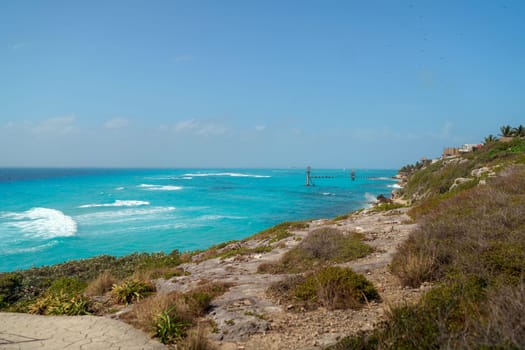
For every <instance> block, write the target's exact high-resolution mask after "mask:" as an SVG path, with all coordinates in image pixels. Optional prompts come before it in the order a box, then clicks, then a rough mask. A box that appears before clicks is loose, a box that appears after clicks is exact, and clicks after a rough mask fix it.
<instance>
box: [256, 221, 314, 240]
mask: <svg viewBox="0 0 525 350" xmlns="http://www.w3.org/2000/svg"><path fill="white" fill-rule="evenodd" d="M306 228H308V222H307V221H294V222H283V223H281V224H278V225H275V226H274V227H271V228H269V229H267V230H264V231H261V232H259V233H257V234H255V235H253V236H252V237H250V238H248V239H251V238H255V239H257V240H259V241H263V240H265V241H268V244H271V243H275V242H278V241H281V240H283V239H285V238H287V237H290V236H291V235H292V234H291V233H290V230H304V229H306Z"/></svg>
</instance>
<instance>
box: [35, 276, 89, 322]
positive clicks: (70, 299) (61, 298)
mask: <svg viewBox="0 0 525 350" xmlns="http://www.w3.org/2000/svg"><path fill="white" fill-rule="evenodd" d="M85 288H86V283H84V282H82V281H79V280H78V279H75V278H59V279H58V280H56V281H54V282H53V283H52V284H51V286H50V287H49V288H48V289H47V290H46V292H45V293H44V294H43V295H42V296H40V297H39V298H38V299H36V301H35V302H34V303H32V304H31V305H30V306H29V312H30V313H35V314H41V315H72V316H73V315H86V314H89V312H90V305H91V304H90V301H89V299H87V298H86V297H84V296H83V295H82V292H83V291H84V289H85Z"/></svg>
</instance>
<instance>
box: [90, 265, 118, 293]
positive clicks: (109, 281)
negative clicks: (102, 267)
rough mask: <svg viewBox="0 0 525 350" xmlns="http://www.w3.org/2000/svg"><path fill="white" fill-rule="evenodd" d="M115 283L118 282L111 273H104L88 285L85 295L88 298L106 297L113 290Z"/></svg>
mask: <svg viewBox="0 0 525 350" xmlns="http://www.w3.org/2000/svg"><path fill="white" fill-rule="evenodd" d="M115 282H116V280H115V278H114V277H113V275H112V274H111V272H110V271H104V272H102V273H101V274H100V275H99V276H98V277H97V278H96V279H94V280H93V281H92V282H91V283H90V284H88V286H87V288H86V290H85V291H84V294H85V295H88V296H97V295H104V294H105V293H107V292H109V291H110V290H111V287H112V286H113V284H115Z"/></svg>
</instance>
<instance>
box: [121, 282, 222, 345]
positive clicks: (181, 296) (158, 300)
mask: <svg viewBox="0 0 525 350" xmlns="http://www.w3.org/2000/svg"><path fill="white" fill-rule="evenodd" d="M227 288H228V285H226V284H223V283H210V282H208V281H203V282H202V284H201V285H199V287H197V288H196V289H194V290H191V291H189V292H187V293H179V292H172V293H169V294H156V295H153V296H150V297H148V298H146V299H144V300H142V301H141V302H139V303H137V304H136V305H135V306H134V307H133V309H132V310H131V311H130V312H128V313H126V314H125V315H123V317H122V318H123V319H124V320H125V321H126V322H128V323H130V324H132V325H134V326H135V327H137V328H140V329H142V330H144V331H146V332H148V333H150V334H151V335H152V336H154V335H158V333H159V327H161V326H162V325H161V324H160V323H159V317H161V316H162V315H164V316H165V317H169V318H170V320H171V321H172V322H173V323H176V324H178V325H179V326H178V327H179V329H177V330H176V331H177V332H178V334H179V333H180V334H181V335H183V334H185V332H186V330H188V329H190V328H191V327H192V326H194V325H196V320H197V319H198V318H199V317H201V316H204V315H205V313H206V312H207V310H208V309H209V306H210V303H211V301H212V300H213V298H215V297H217V296H219V295H221V294H223V293H224V292H225V291H226V290H227ZM166 339H170V341H173V340H175V337H173V339H172V338H170V337H169V336H168V337H166Z"/></svg>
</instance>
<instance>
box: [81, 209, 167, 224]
mask: <svg viewBox="0 0 525 350" xmlns="http://www.w3.org/2000/svg"><path fill="white" fill-rule="evenodd" d="M175 209H176V208H175V207H149V208H129V209H121V210H110V211H102V212H98V213H90V214H83V215H79V216H76V217H75V219H76V220H77V221H78V222H79V223H81V224H87V225H89V224H101V223H104V224H106V223H108V222H111V223H117V222H127V221H139V220H150V219H151V216H153V215H158V214H162V213H167V212H171V211H174V210H175Z"/></svg>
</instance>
